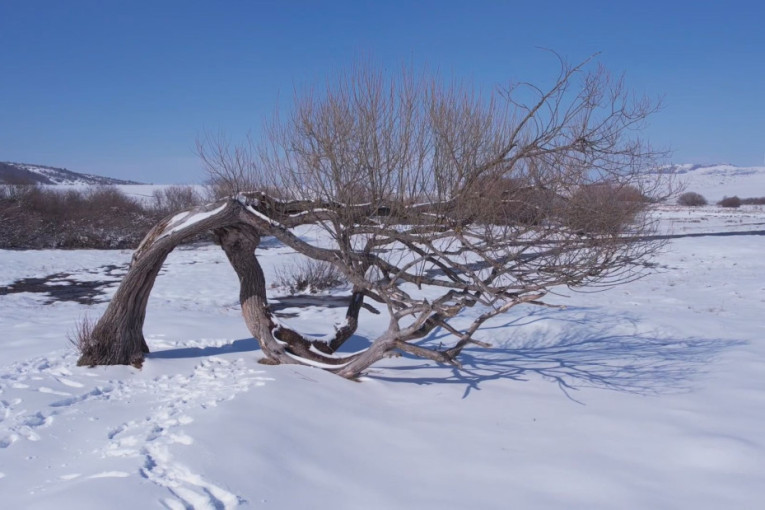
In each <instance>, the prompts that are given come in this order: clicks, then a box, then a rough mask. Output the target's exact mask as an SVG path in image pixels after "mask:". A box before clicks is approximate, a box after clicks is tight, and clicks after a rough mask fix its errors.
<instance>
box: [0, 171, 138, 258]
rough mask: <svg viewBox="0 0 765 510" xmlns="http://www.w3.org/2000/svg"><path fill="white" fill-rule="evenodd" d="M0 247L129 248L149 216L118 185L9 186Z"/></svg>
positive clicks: (0, 207)
mask: <svg viewBox="0 0 765 510" xmlns="http://www.w3.org/2000/svg"><path fill="white" fill-rule="evenodd" d="M0 218H2V219H3V220H4V221H2V222H0V248H32V249H40V248H128V247H134V246H137V245H138V243H139V242H140V240H141V238H142V237H143V236H144V235H145V234H146V232H147V231H148V230H149V228H150V227H151V224H152V221H153V218H152V216H151V214H149V213H148V212H147V211H145V210H144V208H143V207H142V205H141V204H140V203H139V202H138V201H137V200H135V199H133V198H131V197H128V196H127V195H125V194H124V193H122V192H121V191H120V190H119V189H117V188H115V187H109V186H99V187H95V188H87V189H83V190H79V189H69V190H57V189H54V188H43V187H40V186H26V187H15V188H10V192H9V191H6V192H5V193H4V194H3V195H2V198H0Z"/></svg>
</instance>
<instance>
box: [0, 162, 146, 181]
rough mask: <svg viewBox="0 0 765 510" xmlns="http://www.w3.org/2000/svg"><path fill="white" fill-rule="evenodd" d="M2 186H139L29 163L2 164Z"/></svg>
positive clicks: (109, 178) (0, 174) (0, 173)
mask: <svg viewBox="0 0 765 510" xmlns="http://www.w3.org/2000/svg"><path fill="white" fill-rule="evenodd" d="M0 184H69V185H105V184H139V183H137V182H135V181H125V180H122V179H113V178H111V177H102V176H100V175H91V174H82V173H78V172H72V171H71V170H67V169H65V168H55V167H51V166H44V165H30V164H27V163H11V162H0Z"/></svg>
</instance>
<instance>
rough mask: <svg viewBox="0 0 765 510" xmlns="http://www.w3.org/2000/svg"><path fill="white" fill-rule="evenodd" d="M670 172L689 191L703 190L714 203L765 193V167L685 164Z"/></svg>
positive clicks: (764, 194)
mask: <svg viewBox="0 0 765 510" xmlns="http://www.w3.org/2000/svg"><path fill="white" fill-rule="evenodd" d="M668 172H670V173H672V174H674V175H675V176H676V177H677V180H678V184H681V185H684V188H685V190H686V191H695V192H696V193H701V194H702V195H704V197H706V199H707V200H709V201H710V202H712V203H714V202H717V201H719V200H721V199H722V198H723V197H725V196H728V197H732V196H734V195H738V197H740V198H752V197H763V196H765V167H739V166H734V165H727V164H719V165H693V164H683V165H674V166H672V167H671V168H670V169H668Z"/></svg>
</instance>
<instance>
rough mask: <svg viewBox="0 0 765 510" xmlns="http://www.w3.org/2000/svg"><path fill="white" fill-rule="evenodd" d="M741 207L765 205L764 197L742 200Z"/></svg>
mask: <svg viewBox="0 0 765 510" xmlns="http://www.w3.org/2000/svg"><path fill="white" fill-rule="evenodd" d="M741 205H765V197H751V198H742V199H741Z"/></svg>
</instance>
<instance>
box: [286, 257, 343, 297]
mask: <svg viewBox="0 0 765 510" xmlns="http://www.w3.org/2000/svg"><path fill="white" fill-rule="evenodd" d="M347 284H348V280H347V279H346V278H345V276H343V273H341V272H340V271H339V270H338V269H337V268H336V267H335V266H333V265H332V264H330V263H329V262H325V261H323V260H313V259H309V258H301V259H300V262H295V263H290V264H285V265H283V266H282V267H280V268H278V269H277V270H276V285H277V287H282V288H285V289H288V290H289V292H290V294H297V293H300V292H309V293H311V294H316V293H317V292H321V291H324V290H329V289H333V288H335V287H340V286H343V285H347Z"/></svg>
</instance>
